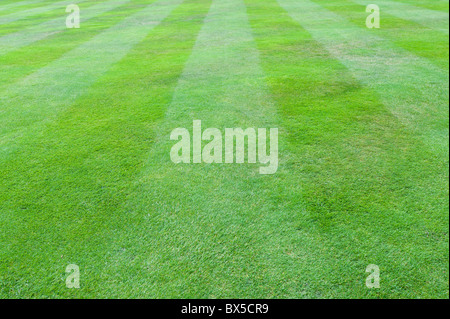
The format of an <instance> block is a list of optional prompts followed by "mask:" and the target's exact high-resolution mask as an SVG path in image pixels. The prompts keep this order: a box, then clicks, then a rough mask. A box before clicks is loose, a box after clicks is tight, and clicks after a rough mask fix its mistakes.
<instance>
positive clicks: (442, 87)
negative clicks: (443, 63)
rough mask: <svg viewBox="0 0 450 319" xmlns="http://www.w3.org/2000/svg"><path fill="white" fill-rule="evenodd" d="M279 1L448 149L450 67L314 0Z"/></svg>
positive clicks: (406, 118)
mask: <svg viewBox="0 0 450 319" xmlns="http://www.w3.org/2000/svg"><path fill="white" fill-rule="evenodd" d="M278 3H279V4H280V5H281V6H282V7H283V8H284V9H285V10H286V11H287V12H288V14H289V15H290V16H291V17H292V18H293V19H294V20H295V21H297V22H298V23H300V25H302V26H303V27H304V28H305V29H306V30H307V31H308V32H310V33H311V34H312V35H313V37H314V38H315V39H316V40H317V41H318V42H320V43H322V44H323V45H324V46H325V47H326V48H327V50H328V51H329V52H330V53H332V55H333V56H335V57H336V58H338V59H339V60H340V61H341V62H342V63H343V64H344V65H345V66H346V67H347V68H349V69H350V70H351V71H352V73H353V74H354V75H355V76H356V77H357V78H358V79H359V80H360V81H361V82H363V83H364V84H365V85H367V86H368V87H370V88H373V89H375V90H376V91H377V92H378V94H379V95H380V96H381V98H382V101H383V102H384V103H385V104H386V105H387V106H388V107H389V108H390V110H391V111H392V112H393V114H395V115H396V116H398V118H399V119H400V120H401V121H402V122H403V123H404V124H405V125H408V126H409V127H410V128H411V129H413V130H414V131H415V132H416V133H417V134H418V135H420V136H422V137H423V138H425V139H426V142H427V144H429V145H430V147H431V148H432V149H434V150H435V151H437V152H439V153H441V154H447V153H448V122H443V121H442V119H444V118H448V105H447V101H448V71H443V70H440V69H438V68H437V67H436V66H434V65H433V64H432V63H430V62H429V61H428V60H426V59H423V58H419V57H417V56H415V55H412V54H411V53H409V52H407V51H405V50H403V49H401V48H398V47H396V46H394V45H392V43H391V42H389V41H387V40H385V39H382V38H380V37H377V36H376V35H374V34H373V32H371V30H369V29H362V28H359V27H357V26H355V25H353V24H352V23H350V22H348V21H347V20H345V19H344V18H342V17H341V16H339V15H337V14H334V13H333V12H331V11H329V10H326V9H324V8H323V7H321V6H320V5H318V4H316V3H314V2H312V1H309V0H305V1H301V2H299V1H293V0H278ZM399 88H401V89H399ZM399 92H400V93H399Z"/></svg>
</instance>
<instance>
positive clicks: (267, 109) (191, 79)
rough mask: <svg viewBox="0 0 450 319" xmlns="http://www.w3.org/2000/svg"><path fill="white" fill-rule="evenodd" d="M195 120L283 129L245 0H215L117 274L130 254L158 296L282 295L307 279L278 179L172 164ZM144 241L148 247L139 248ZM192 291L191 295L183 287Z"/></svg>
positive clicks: (152, 161)
mask: <svg viewBox="0 0 450 319" xmlns="http://www.w3.org/2000/svg"><path fill="white" fill-rule="evenodd" d="M195 119H196V120H202V126H203V129H206V128H208V127H214V128H219V129H221V130H223V129H224V128H225V127H241V128H243V129H246V128H249V127H253V128H270V127H277V125H276V124H277V122H278V120H277V115H276V108H275V106H274V105H273V103H272V101H271V98H270V95H269V93H268V88H267V86H266V85H265V81H264V73H263V71H262V69H261V67H260V60H259V52H258V50H257V48H256V43H255V42H254V39H253V36H252V32H251V28H250V25H249V23H248V17H247V14H246V7H245V5H244V4H243V1H242V0H227V1H223V0H215V1H213V3H212V6H211V8H210V11H209V14H208V16H207V17H206V19H205V23H204V25H203V27H202V30H201V32H200V34H199V36H198V39H197V42H196V45H195V47H194V49H193V51H192V54H191V56H190V58H189V60H188V62H187V64H186V67H185V70H184V72H183V75H182V76H181V77H180V80H179V84H178V86H177V88H176V91H175V93H174V97H173V100H172V103H171V105H170V106H169V108H168V110H167V112H166V117H165V119H164V120H163V121H162V122H161V123H159V124H158V125H157V126H156V127H157V129H158V132H159V135H158V137H157V138H156V142H155V145H154V147H153V148H152V150H151V152H150V154H149V159H148V161H147V164H146V167H145V169H144V171H143V172H142V176H140V178H138V179H137V180H136V185H137V186H136V189H135V190H134V191H133V193H132V195H130V198H132V199H131V200H130V201H129V202H128V203H126V204H125V209H126V211H124V212H123V213H122V214H121V215H122V216H124V217H125V218H126V224H128V225H129V228H127V229H125V230H123V231H122V232H120V233H119V234H118V236H117V238H118V241H117V242H118V243H120V245H121V247H124V246H130V247H135V249H134V250H133V251H131V250H130V251H129V252H128V251H127V252H123V253H122V251H121V253H120V254H116V257H115V258H114V259H113V260H110V261H109V262H108V264H109V265H111V268H109V269H108V271H110V272H111V273H110V275H113V274H114V273H118V270H117V267H118V265H125V264H124V261H125V260H127V259H129V258H130V257H131V254H132V255H133V256H140V257H139V260H140V262H139V263H135V264H136V266H133V267H142V266H143V265H146V266H148V267H149V268H151V271H150V272H145V273H142V277H141V278H137V279H136V278H135V280H139V285H142V286H145V287H148V288H147V289H146V292H145V296H146V297H152V298H167V297H168V298H170V297H172V298H212V297H214V298H224V297H236V298H238V297H243V296H245V297H247V298H251V297H253V298H262V297H270V293H268V292H267V289H266V287H267V286H270V287H274V291H277V293H278V292H279V293H280V294H281V292H282V291H284V289H285V287H292V282H293V281H292V278H294V277H295V278H297V279H298V276H297V274H296V273H295V271H294V272H293V271H292V259H291V258H290V257H289V256H287V255H286V254H285V253H283V252H282V251H283V249H285V248H286V246H285V244H286V242H287V241H288V239H286V237H285V236H284V234H285V233H284V232H285V231H286V233H287V230H286V228H285V227H286V224H285V223H283V218H284V217H285V216H283V213H282V212H280V211H275V210H274V208H273V206H272V202H271V201H270V200H269V199H268V198H267V197H265V195H267V194H268V193H270V190H272V189H273V187H274V183H276V182H277V181H279V175H272V176H262V175H259V167H260V166H261V165H260V164H212V165H208V164H178V165H177V164H174V163H172V162H171V161H170V156H169V154H170V148H171V146H172V145H173V144H174V143H175V142H174V141H170V140H169V136H170V132H171V130H173V129H175V128H177V127H185V128H187V129H189V130H190V131H191V132H192V121H193V120H195ZM280 144H281V143H280ZM135 225H139V227H136V226H135ZM122 236H123V237H122ZM142 241H145V243H146V244H145V245H144V247H143V246H142V245H139V244H138V243H142ZM311 242H312V241H310V242H308V243H305V245H304V246H303V247H307V248H310V247H309V246H310V245H311ZM141 249H142V250H141ZM311 250H313V249H311ZM115 251H119V249H116V250H115ZM217 256H220V259H219V260H217ZM309 257H310V259H309V260H308V262H310V263H311V262H313V259H314V256H309ZM237 261H239V262H237ZM242 263H245V265H246V267H245V269H244V268H243V267H242ZM174 269H177V271H173V270H174ZM120 273H122V275H121V278H120V282H121V283H124V282H125V283H126V282H129V280H131V278H129V277H128V276H130V275H129V273H131V272H125V273H124V272H120ZM167 274H169V275H167ZM249 281H251V284H249ZM148 283H151V284H150V285H148ZM186 285H187V286H188V287H189V289H184V290H181V289H179V287H183V286H186ZM299 285H301V284H299ZM286 289H287V288H286Z"/></svg>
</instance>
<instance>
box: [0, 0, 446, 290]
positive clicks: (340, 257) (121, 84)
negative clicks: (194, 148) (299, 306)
mask: <svg viewBox="0 0 450 319" xmlns="http://www.w3.org/2000/svg"><path fill="white" fill-rule="evenodd" d="M72 3H80V4H82V6H83V7H82V12H81V19H82V20H81V23H82V26H81V29H79V30H68V29H66V27H65V18H66V16H67V14H66V13H65V10H64V8H65V6H66V5H68V4H72ZM445 3H446V2H445V1H437V2H436V3H434V4H428V3H426V2H425V1H419V0H404V1H388V0H383V1H379V6H380V8H381V10H382V20H381V25H382V29H380V30H373V29H372V30H369V29H367V28H365V25H364V21H365V17H366V15H367V14H366V13H365V10H364V9H365V8H364V6H365V5H366V4H367V1H359V0H339V1H336V0H320V1H319V0H264V1H262V0H227V1H223V0H152V1H146V0H133V1H129V0H105V1H101V2H98V3H97V2H88V1H83V0H80V1H76V0H75V1H74V0H72V1H60V2H51V3H49V2H47V1H31V0H30V1H16V2H14V1H8V2H7V3H5V4H3V3H0V29H1V28H2V27H5V29H4V30H7V29H6V28H7V27H8V26H9V25H14V28H12V29H11V30H12V31H10V32H8V31H6V32H5V33H0V34H1V36H0V123H1V125H0V164H1V165H0V175H1V176H2V183H1V186H0V243H1V245H0V298H11V297H13V298H14V297H50V298H66V297H82V298H83V297H105V298H108V297H116V298H121V297H129V298H277V297H278V298H279V297H284V298H356V297H359V298H405V297H414V298H448V197H447V196H448V147H449V144H448V137H449V135H448V116H449V114H448V98H449V89H448V86H449V73H448V70H447V68H446V67H447V66H448V62H446V61H444V60H446V58H445V57H448V52H445V51H448V12H446V11H445V10H442V8H445ZM30 5H31V6H32V7H31V8H30V7H28V6H30ZM447 6H448V5H447ZM58 10H61V13H59V11H58ZM3 13H4V14H3ZM47 14H51V15H49V17H48V19H46V20H44V21H40V20H39V23H37V24H32V23H31V24H30V21H31V20H32V19H33V18H35V17H36V18H38V17H39V15H47ZM383 14H386V19H389V21H388V25H387V27H386V28H385V29H383V28H384V25H383ZM21 21H25V22H26V23H25V24H24V25H23V27H21V24H20V23H21ZM17 23H19V24H17ZM394 25H396V26H397V27H399V28H400V27H401V30H402V31H401V32H403V33H399V34H397V33H396V32H395V29H393V28H392V26H394ZM0 31H1V30H0ZM417 31H420V32H421V33H420V34H417V37H416V38H415V39H416V41H417V46H412V45H410V44H409V43H407V42H406V40H405V37H414V33H417ZM422 32H423V33H422ZM426 35H431V36H432V40H430V39H427V36H426ZM422 48H427V50H422ZM320 61H327V63H326V64H322V63H320ZM355 101H358V102H355ZM193 120H202V126H203V129H206V128H208V127H212V128H219V129H220V130H224V129H225V128H227V127H241V128H244V129H245V128H247V127H254V128H271V127H275V128H279V131H280V138H279V140H280V167H279V172H278V173H277V174H275V175H270V176H263V175H260V174H259V173H258V169H259V167H260V166H261V165H260V164H240V165H237V164H235V165H220V164H212V165H201V164H195V165H194V164H192V165H174V164H173V163H172V162H171V161H170V158H169V154H170V148H171V147H172V145H173V142H172V141H170V140H169V138H168V137H169V136H170V132H171V131H172V130H173V129H174V128H176V127H185V128H188V129H189V130H192V121H193ZM69 263H77V264H80V265H83V266H82V267H84V268H83V269H84V270H83V280H84V281H83V282H82V285H83V287H82V289H80V290H77V291H74V290H68V289H67V288H65V286H64V278H65V274H64V268H65V266H67V264H69ZM371 263H376V264H382V271H383V275H384V276H385V277H383V278H384V279H383V281H382V282H383V286H382V288H381V289H379V290H369V289H367V288H366V287H365V285H364V281H365V276H366V274H365V272H364V271H365V267H366V266H367V265H368V264H371Z"/></svg>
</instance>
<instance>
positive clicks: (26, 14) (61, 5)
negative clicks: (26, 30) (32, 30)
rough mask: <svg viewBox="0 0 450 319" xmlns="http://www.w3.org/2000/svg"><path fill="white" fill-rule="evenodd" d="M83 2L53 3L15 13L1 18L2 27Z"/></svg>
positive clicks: (74, 0)
mask: <svg viewBox="0 0 450 319" xmlns="http://www.w3.org/2000/svg"><path fill="white" fill-rule="evenodd" d="M82 1H83V0H80V1H77V0H72V1H59V2H55V3H51V4H49V5H46V6H43V7H37V8H34V9H29V10H24V11H18V12H14V13H11V14H8V15H6V16H2V17H0V25H2V24H7V23H11V22H14V21H17V20H21V19H25V18H27V17H30V16H33V15H39V14H42V13H46V12H49V11H52V10H55V9H65V7H66V6H68V5H69V4H77V3H79V2H82Z"/></svg>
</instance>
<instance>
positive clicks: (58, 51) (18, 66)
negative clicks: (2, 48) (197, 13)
mask: <svg viewBox="0 0 450 319" xmlns="http://www.w3.org/2000/svg"><path fill="white" fill-rule="evenodd" d="M145 1H146V0H141V1H139V2H135V1H133V3H132V4H130V3H129V4H128V5H125V6H123V7H118V8H116V9H114V10H112V11H109V12H106V13H104V14H102V15H100V16H98V17H97V18H95V19H91V20H89V21H87V22H85V23H84V24H83V28H81V29H71V30H67V31H66V32H59V33H56V34H55V35H53V36H51V37H47V38H45V39H43V40H42V41H38V42H35V43H33V44H32V45H29V46H25V47H22V48H20V49H19V50H15V51H12V52H9V53H8V54H4V55H0V91H1V92H3V91H4V90H5V89H8V88H10V85H11V84H13V83H17V82H18V81H20V80H22V79H24V78H25V77H26V76H28V75H30V74H32V73H34V72H36V71H38V70H39V69H41V68H43V67H45V66H47V65H48V64H49V63H51V62H53V61H56V60H58V59H59V58H61V57H63V55H64V54H65V53H67V52H70V51H71V50H73V49H75V48H76V47H78V46H80V45H82V44H83V43H84V42H86V41H89V40H91V39H93V38H94V37H95V36H96V35H98V34H100V33H101V32H103V31H106V30H108V29H109V28H110V27H112V26H114V25H116V24H117V23H119V22H120V21H121V20H123V19H125V18H126V17H128V16H130V15H132V14H134V13H136V12H138V11H139V10H142V9H143V8H144V7H145V6H147V5H148V4H149V3H148V2H145ZM30 57H32V58H30ZM0 95H2V94H0Z"/></svg>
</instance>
